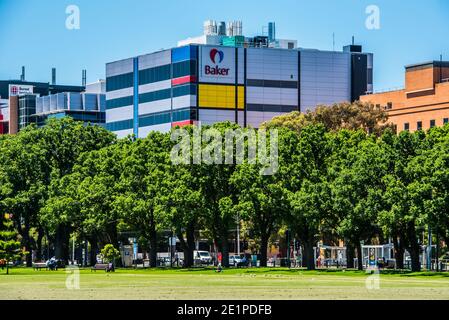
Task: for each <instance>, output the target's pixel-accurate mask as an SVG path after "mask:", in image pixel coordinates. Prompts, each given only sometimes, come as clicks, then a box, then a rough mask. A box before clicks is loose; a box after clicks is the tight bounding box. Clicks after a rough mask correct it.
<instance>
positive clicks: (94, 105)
mask: <svg viewBox="0 0 449 320" xmlns="http://www.w3.org/2000/svg"><path fill="white" fill-rule="evenodd" d="M52 74H53V76H52V77H53V81H52V84H50V83H45V82H44V83H42V82H27V81H15V80H12V81H0V95H1V96H0V134H8V133H9V134H16V133H17V132H19V131H20V130H21V129H23V128H25V127H26V126H27V125H29V124H31V123H36V124H37V125H38V126H42V125H44V124H45V122H46V120H47V119H48V118H55V117H56V118H60V117H64V116H71V117H72V118H73V119H75V120H79V121H83V122H86V123H87V122H90V123H95V124H99V125H104V123H105V107H106V95H105V81H104V80H100V81H98V82H96V83H92V84H88V85H86V87H84V86H66V85H56V84H54V82H55V81H56V73H55V71H54V70H53V72H52Z"/></svg>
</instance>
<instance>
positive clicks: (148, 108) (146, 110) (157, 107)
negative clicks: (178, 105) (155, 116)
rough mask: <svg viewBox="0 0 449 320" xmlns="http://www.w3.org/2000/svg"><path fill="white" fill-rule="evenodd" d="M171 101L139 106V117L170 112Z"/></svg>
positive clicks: (166, 100)
mask: <svg viewBox="0 0 449 320" xmlns="http://www.w3.org/2000/svg"><path fill="white" fill-rule="evenodd" d="M170 109H171V99H164V100H157V101H151V102H147V103H140V104H139V116H141V115H144V114H150V113H155V112H161V111H170Z"/></svg>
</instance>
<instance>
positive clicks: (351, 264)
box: [346, 241, 355, 269]
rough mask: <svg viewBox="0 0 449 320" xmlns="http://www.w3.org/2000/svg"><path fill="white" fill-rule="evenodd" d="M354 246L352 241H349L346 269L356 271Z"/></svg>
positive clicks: (347, 244)
mask: <svg viewBox="0 0 449 320" xmlns="http://www.w3.org/2000/svg"><path fill="white" fill-rule="evenodd" d="M354 251H355V250H354V245H353V244H352V242H351V241H347V243H346V268H348V269H354V258H355V255H354Z"/></svg>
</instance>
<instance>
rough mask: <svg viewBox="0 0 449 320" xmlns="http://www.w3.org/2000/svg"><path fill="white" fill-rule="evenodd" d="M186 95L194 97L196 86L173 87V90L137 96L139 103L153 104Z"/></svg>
mask: <svg viewBox="0 0 449 320" xmlns="http://www.w3.org/2000/svg"><path fill="white" fill-rule="evenodd" d="M172 92H173V93H172ZM171 94H173V96H171ZM187 95H196V85H190V84H188V85H184V86H178V87H174V88H173V89H164V90H159V91H153V92H147V93H143V94H141V95H139V103H146V102H153V101H158V100H164V99H170V98H171V97H173V98H176V97H182V96H187Z"/></svg>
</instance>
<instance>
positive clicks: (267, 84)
mask: <svg viewBox="0 0 449 320" xmlns="http://www.w3.org/2000/svg"><path fill="white" fill-rule="evenodd" d="M246 84H247V86H248V87H264V88H286V89H297V88H298V82H297V81H281V80H256V79H248V80H246Z"/></svg>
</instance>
